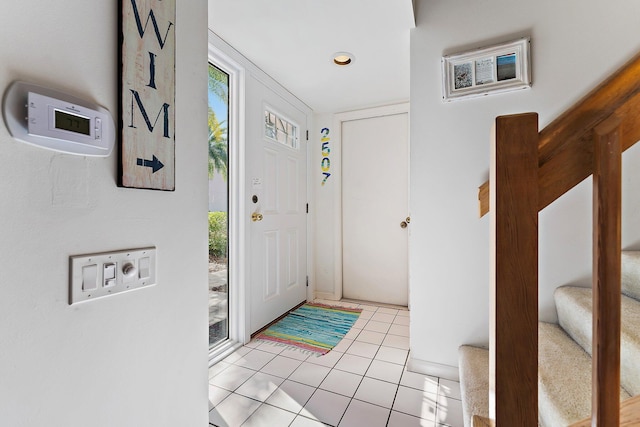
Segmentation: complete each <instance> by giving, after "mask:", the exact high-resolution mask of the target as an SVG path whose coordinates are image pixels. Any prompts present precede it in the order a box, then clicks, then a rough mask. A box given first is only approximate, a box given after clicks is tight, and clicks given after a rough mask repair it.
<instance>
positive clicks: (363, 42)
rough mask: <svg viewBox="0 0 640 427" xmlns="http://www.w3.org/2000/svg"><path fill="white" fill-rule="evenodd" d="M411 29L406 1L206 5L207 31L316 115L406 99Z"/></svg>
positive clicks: (254, 0)
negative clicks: (345, 58)
mask: <svg viewBox="0 0 640 427" xmlns="http://www.w3.org/2000/svg"><path fill="white" fill-rule="evenodd" d="M414 25H415V24H414V15H413V6H412V1H411V0H209V28H210V29H211V30H212V31H213V32H214V33H216V34H217V35H218V36H220V37H221V38H222V39H224V40H225V41H226V42H227V43H229V44H230V45H231V46H233V47H234V48H235V49H236V50H238V51H239V52H240V53H242V54H243V55H244V56H245V57H246V58H248V59H249V60H250V61H251V62H253V63H254V64H256V65H257V66H258V67H259V68H261V69H262V70H263V71H265V72H266V73H267V74H269V75H270V76H271V77H273V78H274V79H275V80H277V81H278V82H280V83H281V84H282V85H283V86H285V87H286V88H287V89H289V91H291V92H292V93H293V94H294V95H296V96H297V97H298V98H300V99H301V100H302V101H303V102H305V103H306V104H307V105H308V106H309V107H311V108H312V109H313V110H314V111H315V112H318V113H319V112H340V111H348V110H353V109H357V108H362V107H371V106H377V105H384V104H391V103H395V102H402V101H408V100H409V30H410V29H411V28H413V27H414ZM339 51H347V52H350V53H352V54H354V55H355V61H354V62H353V63H352V64H351V65H349V66H347V67H338V66H337V65H334V64H333V62H332V54H333V53H335V52H339Z"/></svg>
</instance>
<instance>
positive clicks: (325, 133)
mask: <svg viewBox="0 0 640 427" xmlns="http://www.w3.org/2000/svg"><path fill="white" fill-rule="evenodd" d="M320 135H321V136H322V138H320V142H321V143H322V160H321V162H320V169H321V170H322V176H323V178H322V184H321V185H324V184H325V183H326V182H327V180H328V179H329V177H330V176H331V173H329V170H330V169H331V159H330V158H329V154H330V153H331V148H329V142H331V138H329V128H322V130H321V131H320Z"/></svg>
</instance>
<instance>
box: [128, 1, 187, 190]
mask: <svg viewBox="0 0 640 427" xmlns="http://www.w3.org/2000/svg"><path fill="white" fill-rule="evenodd" d="M119 4H120V7H121V14H120V29H121V32H122V45H121V47H120V56H121V59H120V61H121V75H120V88H119V90H120V96H119V98H120V105H119V119H120V176H119V180H118V182H119V185H121V186H123V187H132V188H148V189H157V190H169V191H172V190H174V189H175V108H174V105H175V86H176V84H175V64H176V62H175V61H176V60H175V51H176V47H175V29H176V25H177V24H176V0H120V1H119ZM154 162H156V163H157V164H162V165H163V167H161V168H153V167H149V164H152V163H154ZM156 163H154V164H156Z"/></svg>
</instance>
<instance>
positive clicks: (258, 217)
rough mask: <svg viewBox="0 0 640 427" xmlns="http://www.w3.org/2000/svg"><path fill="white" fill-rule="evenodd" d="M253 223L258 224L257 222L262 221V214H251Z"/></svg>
mask: <svg viewBox="0 0 640 427" xmlns="http://www.w3.org/2000/svg"><path fill="white" fill-rule="evenodd" d="M251 221H253V222H256V221H262V214H261V213H258V212H254V213H252V214H251Z"/></svg>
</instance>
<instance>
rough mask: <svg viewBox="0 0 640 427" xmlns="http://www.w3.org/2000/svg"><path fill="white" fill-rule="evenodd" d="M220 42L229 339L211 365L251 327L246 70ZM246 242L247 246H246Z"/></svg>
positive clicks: (215, 48) (215, 53) (212, 52)
mask: <svg viewBox="0 0 640 427" xmlns="http://www.w3.org/2000/svg"><path fill="white" fill-rule="evenodd" d="M220 41H221V40H220V39H219V38H218V37H217V36H216V35H215V34H213V33H212V32H211V31H209V44H208V62H209V63H212V64H213V65H215V66H216V67H218V68H220V69H221V70H223V71H224V72H225V73H227V74H228V75H229V94H230V96H229V117H228V129H229V146H228V156H229V159H228V162H229V174H228V178H227V185H228V195H229V199H228V205H227V206H228V207H227V209H228V213H229V214H228V215H227V218H228V227H229V228H228V236H229V239H228V245H229V247H228V254H229V255H228V260H229V263H228V266H227V270H228V272H229V273H228V277H227V281H228V283H227V286H228V292H229V293H228V301H227V304H228V319H227V322H228V328H229V338H228V339H227V340H226V341H225V342H223V343H221V344H219V345H217V346H216V347H214V348H213V349H211V350H210V351H209V365H210V366H211V365H213V364H214V363H216V362H217V361H219V360H221V359H223V358H224V357H226V356H227V355H228V354H230V353H232V352H234V351H235V350H236V349H237V348H239V347H241V346H242V345H243V344H245V343H246V342H248V341H249V338H250V336H249V333H248V328H249V323H248V313H247V304H246V295H245V289H244V283H245V278H246V268H247V257H246V253H245V249H244V248H245V247H246V242H247V238H248V231H247V224H246V223H245V222H243V221H241V219H242V218H246V208H245V203H242V201H243V200H244V199H245V190H244V187H245V185H244V182H245V170H246V167H245V161H244V158H245V153H244V147H245V131H244V129H245V69H244V67H243V66H242V65H240V64H239V63H238V61H237V60H235V59H234V58H232V57H231V56H230V55H228V54H227V53H226V52H225V51H226V50H227V49H224V48H221V46H224V45H222V44H221V43H220ZM243 242H244V244H243Z"/></svg>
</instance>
